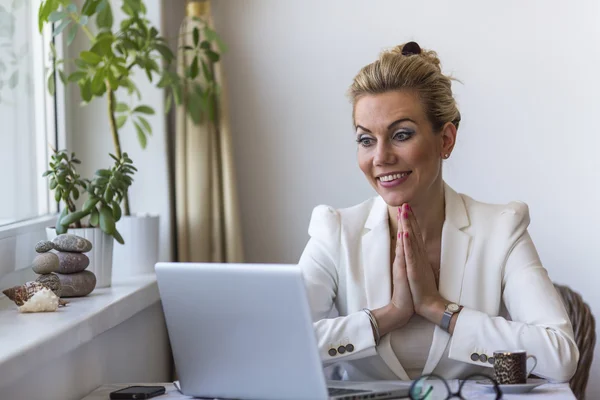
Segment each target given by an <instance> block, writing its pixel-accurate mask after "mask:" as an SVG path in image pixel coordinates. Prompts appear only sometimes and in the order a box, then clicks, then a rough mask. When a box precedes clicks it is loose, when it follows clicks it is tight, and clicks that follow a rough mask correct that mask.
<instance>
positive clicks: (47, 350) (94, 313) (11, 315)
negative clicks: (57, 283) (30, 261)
mask: <svg viewBox="0 0 600 400" xmlns="http://www.w3.org/2000/svg"><path fill="white" fill-rule="evenodd" d="M64 300H66V301H69V304H68V305H67V306H66V307H61V308H59V309H58V310H57V311H56V312H50V313H32V314H29V313H19V312H18V310H17V306H16V305H15V304H14V303H13V302H12V301H10V300H9V299H8V298H7V297H6V296H3V295H0V343H1V345H0V387H2V386H4V385H5V384H8V383H10V382H12V381H14V380H16V379H18V378H19V377H21V376H22V375H23V374H25V373H27V371H31V370H33V369H34V368H35V367H36V366H39V365H43V364H44V363H46V362H48V361H49V360H52V359H54V358H58V357H60V356H62V355H64V354H65V353H68V352H70V351H72V350H74V349H76V348H77V347H79V346H81V345H83V344H84V343H87V342H89V341H91V340H92V339H93V338H95V337H96V336H98V335H100V334H101V333H103V332H105V331H107V330H109V329H111V328H113V327H115V326H117V325H119V324H120V323H122V322H124V321H125V320H127V319H128V318H130V317H132V316H133V315H135V314H137V313H139V312H140V311H142V310H144V309H145V308H147V307H149V306H150V305H152V304H154V303H156V302H157V301H159V300H160V297H159V293H158V286H157V284H156V276H155V275H154V274H148V275H142V276H138V277H134V278H127V279H122V280H119V281H117V282H115V281H113V284H112V287H110V288H103V289H95V290H94V291H93V292H92V293H91V294H89V295H88V296H86V297H80V298H71V299H64Z"/></svg>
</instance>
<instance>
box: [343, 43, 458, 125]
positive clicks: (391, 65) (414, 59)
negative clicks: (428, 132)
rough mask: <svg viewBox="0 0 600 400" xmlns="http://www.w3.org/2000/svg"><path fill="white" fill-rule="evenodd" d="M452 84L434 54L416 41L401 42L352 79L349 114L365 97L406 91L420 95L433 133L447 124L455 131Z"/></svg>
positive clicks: (455, 111)
mask: <svg viewBox="0 0 600 400" xmlns="http://www.w3.org/2000/svg"><path fill="white" fill-rule="evenodd" d="M451 81H452V78H450V77H448V76H446V75H444V74H443V73H442V68H441V65H440V60H439V58H438V57H437V54H436V53H435V52H434V51H431V50H422V49H421V48H420V47H419V45H418V44H417V43H415V42H408V43H404V44H401V45H399V46H396V47H394V48H393V49H391V50H386V51H384V52H382V53H381V54H380V55H379V59H377V60H376V61H375V62H373V63H371V64H369V65H367V66H365V67H363V68H362V69H361V70H360V72H359V73H358V74H357V75H356V76H355V77H354V81H353V82H352V85H351V86H350V90H349V92H348V95H349V97H350V99H351V100H352V108H353V111H352V113H353V114H354V108H355V107H356V102H357V101H358V100H359V99H360V98H361V97H363V96H365V95H369V94H380V93H386V92H391V91H400V90H408V91H414V92H415V93H416V94H417V95H418V96H419V99H420V100H421V102H422V104H423V107H424V109H425V113H426V114H427V117H428V119H429V121H430V122H431V124H432V126H433V130H434V132H439V131H440V130H441V129H442V128H443V126H444V125H445V124H446V123H447V122H452V123H453V124H454V125H455V126H456V128H458V125H459V123H460V112H459V111H458V107H457V106H456V101H455V100H454V97H453V96H452V82H451Z"/></svg>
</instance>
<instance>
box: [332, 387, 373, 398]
mask: <svg viewBox="0 0 600 400" xmlns="http://www.w3.org/2000/svg"><path fill="white" fill-rule="evenodd" d="M327 389H328V390H329V395H330V396H344V395H347V394H354V393H366V391H365V390H356V389H342V388H327Z"/></svg>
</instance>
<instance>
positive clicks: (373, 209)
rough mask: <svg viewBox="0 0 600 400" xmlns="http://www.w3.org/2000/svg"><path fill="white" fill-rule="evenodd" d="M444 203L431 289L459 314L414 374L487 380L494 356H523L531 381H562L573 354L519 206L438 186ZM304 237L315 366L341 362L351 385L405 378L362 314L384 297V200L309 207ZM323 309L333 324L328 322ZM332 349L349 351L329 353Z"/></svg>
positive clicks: (387, 291) (387, 290)
mask: <svg viewBox="0 0 600 400" xmlns="http://www.w3.org/2000/svg"><path fill="white" fill-rule="evenodd" d="M445 200H446V219H445V221H444V225H443V229H442V254H441V272H440V287H439V290H440V294H441V295H442V296H443V297H444V298H445V299H447V300H449V301H452V302H455V303H457V304H459V305H462V306H464V308H463V309H462V311H461V312H460V314H459V316H458V319H457V322H456V326H455V329H454V334H453V335H452V336H451V335H450V334H448V333H447V332H445V331H444V330H442V329H441V328H440V327H439V326H436V327H435V330H434V335H433V342H432V344H431V348H430V350H429V355H428V357H427V361H426V364H425V368H424V370H423V373H424V374H427V373H436V374H439V375H442V376H443V377H445V378H450V379H451V378H461V377H464V376H466V375H468V374H470V373H474V372H485V373H487V374H491V373H493V372H492V370H490V368H492V367H493V365H492V364H491V363H490V361H489V358H490V357H493V352H494V351H495V350H518V349H525V350H527V353H528V354H533V355H535V356H536V357H537V360H538V364H537V367H536V368H535V370H534V371H533V373H534V374H536V375H538V376H540V377H544V378H547V379H550V380H552V381H557V382H564V381H568V380H569V379H570V378H571V377H572V375H573V374H574V373H575V370H576V367H577V361H578V359H579V351H578V349H577V346H576V344H575V341H574V338H573V329H572V326H571V322H570V320H569V317H568V315H567V313H566V311H565V308H564V306H563V304H562V301H561V298H560V297H559V295H558V293H557V291H556V290H555V288H554V286H553V284H552V281H551V280H550V278H549V277H548V273H547V271H546V270H545V269H544V267H542V264H541V262H540V259H539V257H538V254H537V251H536V249H535V246H534V244H533V242H532V241H531V237H530V236H529V233H528V232H527V227H528V225H529V209H528V207H527V205H526V204H524V203H521V202H511V203H509V204H506V205H492V204H485V203H480V202H477V201H475V200H473V199H471V198H470V197H468V196H465V195H462V194H458V193H456V192H455V191H454V190H452V189H451V188H450V187H449V186H447V185H445ZM308 232H309V234H310V240H309V242H308V244H307V246H306V248H305V250H304V252H303V254H302V257H301V259H300V266H301V268H302V271H303V276H304V279H305V282H306V286H307V291H308V296H309V300H310V305H311V310H312V314H313V321H315V323H314V326H315V330H316V335H317V340H318V345H319V351H320V354H321V359H322V360H323V362H324V364H325V365H328V364H331V363H337V362H340V363H341V364H340V365H342V367H343V369H344V377H345V378H346V379H351V380H377V379H402V380H409V377H408V375H407V373H406V372H405V370H404V368H403V367H402V365H401V364H400V362H399V361H398V359H397V357H396V355H395V353H394V351H393V349H392V346H391V344H390V335H389V334H388V335H385V336H384V337H382V338H381V341H380V343H379V345H378V346H377V347H376V346H375V341H374V338H373V332H372V329H371V324H370V322H369V318H368V316H367V314H366V313H365V312H364V311H362V310H363V309H364V308H369V309H376V308H379V307H383V306H385V305H386V304H388V303H389V301H390V298H391V289H392V283H391V265H390V234H389V225H388V211H387V205H386V203H385V202H384V200H383V199H382V198H381V197H374V198H372V199H370V200H367V201H365V202H364V203H362V204H359V205H357V206H354V207H350V208H346V209H340V210H335V209H333V208H331V207H328V206H318V207H316V208H315V209H314V211H313V214H312V218H311V221H310V226H309V229H308ZM332 310H337V312H338V313H339V315H340V316H339V317H336V318H329V317H330V316H331V315H332V314H331V312H332ZM348 345H351V346H348ZM406 345H407V346H410V343H406ZM339 346H344V348H349V349H350V350H352V351H346V352H344V353H343V354H340V352H333V351H331V353H336V354H335V355H331V354H330V350H331V349H337V348H338V347H339Z"/></svg>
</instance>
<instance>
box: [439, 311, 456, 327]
mask: <svg viewBox="0 0 600 400" xmlns="http://www.w3.org/2000/svg"><path fill="white" fill-rule="evenodd" d="M453 315H454V313H453V312H450V311H448V310H444V315H442V323H441V324H440V327H441V328H442V329H443V330H444V331H446V332H448V329H449V328H450V321H451V320H452V316H453Z"/></svg>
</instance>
